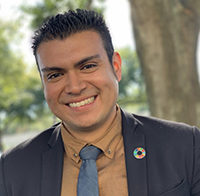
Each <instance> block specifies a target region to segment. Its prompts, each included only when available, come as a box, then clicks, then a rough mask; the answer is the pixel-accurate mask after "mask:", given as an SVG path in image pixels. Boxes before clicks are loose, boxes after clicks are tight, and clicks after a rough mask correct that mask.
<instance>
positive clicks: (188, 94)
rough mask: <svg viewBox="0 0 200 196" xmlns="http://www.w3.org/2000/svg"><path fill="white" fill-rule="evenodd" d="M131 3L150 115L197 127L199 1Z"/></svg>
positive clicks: (199, 113)
mask: <svg viewBox="0 0 200 196" xmlns="http://www.w3.org/2000/svg"><path fill="white" fill-rule="evenodd" d="M129 2H130V7H131V19H132V23H133V31H134V36H135V41H136V48H137V53H138V56H139V60H140V63H141V66H142V70H143V74H144V76H145V80H146V88H147V94H148V101H149V107H150V112H151V115H152V116H155V117H159V118H163V119H168V120H173V121H179V122H185V123H188V124H190V125H196V126H199V127H200V85H199V81H198V74H197V73H198V72H197V60H196V51H197V41H198V34H199V26H200V24H199V19H200V17H199V12H200V1H199V0H193V1H191V0H181V1H180V0H148V1H147V0H129ZM190 4H191V5H190Z"/></svg>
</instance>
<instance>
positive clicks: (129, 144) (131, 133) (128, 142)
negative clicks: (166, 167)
mask: <svg viewBox="0 0 200 196" xmlns="http://www.w3.org/2000/svg"><path fill="white" fill-rule="evenodd" d="M139 126H141V125H139V123H138V122H137V121H136V120H135V119H134V117H133V116H132V115H131V114H128V113H124V112H123V111H122V133H123V137H124V149H125V159H126V170H127V180H128V191H129V196H134V195H140V196H147V195H148V188H147V163H146V162H147V159H146V157H144V158H142V159H137V158H136V157H135V156H134V155H133V152H134V150H135V149H136V148H138V147H142V148H144V149H145V150H146V147H145V136H144V134H143V133H141V132H139V131H138V130H139V129H138V127H139Z"/></svg>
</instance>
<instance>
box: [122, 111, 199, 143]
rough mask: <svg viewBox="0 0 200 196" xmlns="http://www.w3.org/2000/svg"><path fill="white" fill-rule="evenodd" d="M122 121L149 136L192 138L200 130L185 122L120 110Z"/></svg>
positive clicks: (197, 134)
mask: <svg viewBox="0 0 200 196" xmlns="http://www.w3.org/2000/svg"><path fill="white" fill-rule="evenodd" d="M122 123H124V124H125V125H124V126H125V127H126V126H129V127H135V131H139V132H141V133H143V134H145V135H147V136H149V137H155V136H156V137H158V136H160V137H165V138H166V137H167V136H169V137H175V138H176V139H178V138H179V139H181V138H182V137H183V138H184V139H187V138H188V137H189V138H190V139H191V140H192V139H193V137H194V136H197V137H200V136H199V135H200V131H199V129H198V128H196V127H195V126H190V125H188V124H185V123H179V122H173V121H168V120H163V119H159V118H155V117H149V116H141V115H136V114H133V113H128V112H124V111H123V110H122Z"/></svg>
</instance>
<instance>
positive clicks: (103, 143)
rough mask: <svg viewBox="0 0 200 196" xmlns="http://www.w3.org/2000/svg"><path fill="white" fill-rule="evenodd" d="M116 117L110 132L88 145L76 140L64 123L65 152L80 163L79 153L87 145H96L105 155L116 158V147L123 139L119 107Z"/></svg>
mask: <svg viewBox="0 0 200 196" xmlns="http://www.w3.org/2000/svg"><path fill="white" fill-rule="evenodd" d="M116 108H117V109H116V116H115V118H114V120H113V122H112V123H111V125H110V127H109V128H108V130H107V131H106V132H105V133H104V135H102V136H101V137H100V138H98V139H97V140H95V141H92V142H91V143H89V144H88V143H86V142H83V141H80V140H78V139H76V138H74V137H73V136H72V135H71V134H70V133H69V131H68V130H67V129H66V128H65V126H64V125H63V123H62V126H61V134H62V139H63V142H64V146H65V152H66V154H67V156H69V157H70V158H71V159H72V160H74V161H75V162H76V163H78V162H79V161H80V157H79V152H80V150H81V149H82V148H83V147H84V146H86V145H94V146H96V147H98V148H100V149H101V150H102V151H103V153H104V155H105V156H107V157H108V158H110V159H113V158H114V154H115V150H116V147H117V145H118V143H119V141H120V138H121V137H122V132H121V129H122V128H121V110H120V108H119V106H118V105H117V107H116Z"/></svg>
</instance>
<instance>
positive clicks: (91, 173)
mask: <svg viewBox="0 0 200 196" xmlns="http://www.w3.org/2000/svg"><path fill="white" fill-rule="evenodd" d="M100 152H101V150H100V149H99V148H97V147H95V146H85V147H83V148H82V150H81V151H80V157H81V159H82V164H81V168H80V172H79V177H78V185H77V196H98V195H99V187H98V173H97V166H96V159H97V157H98V155H99V154H100Z"/></svg>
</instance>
